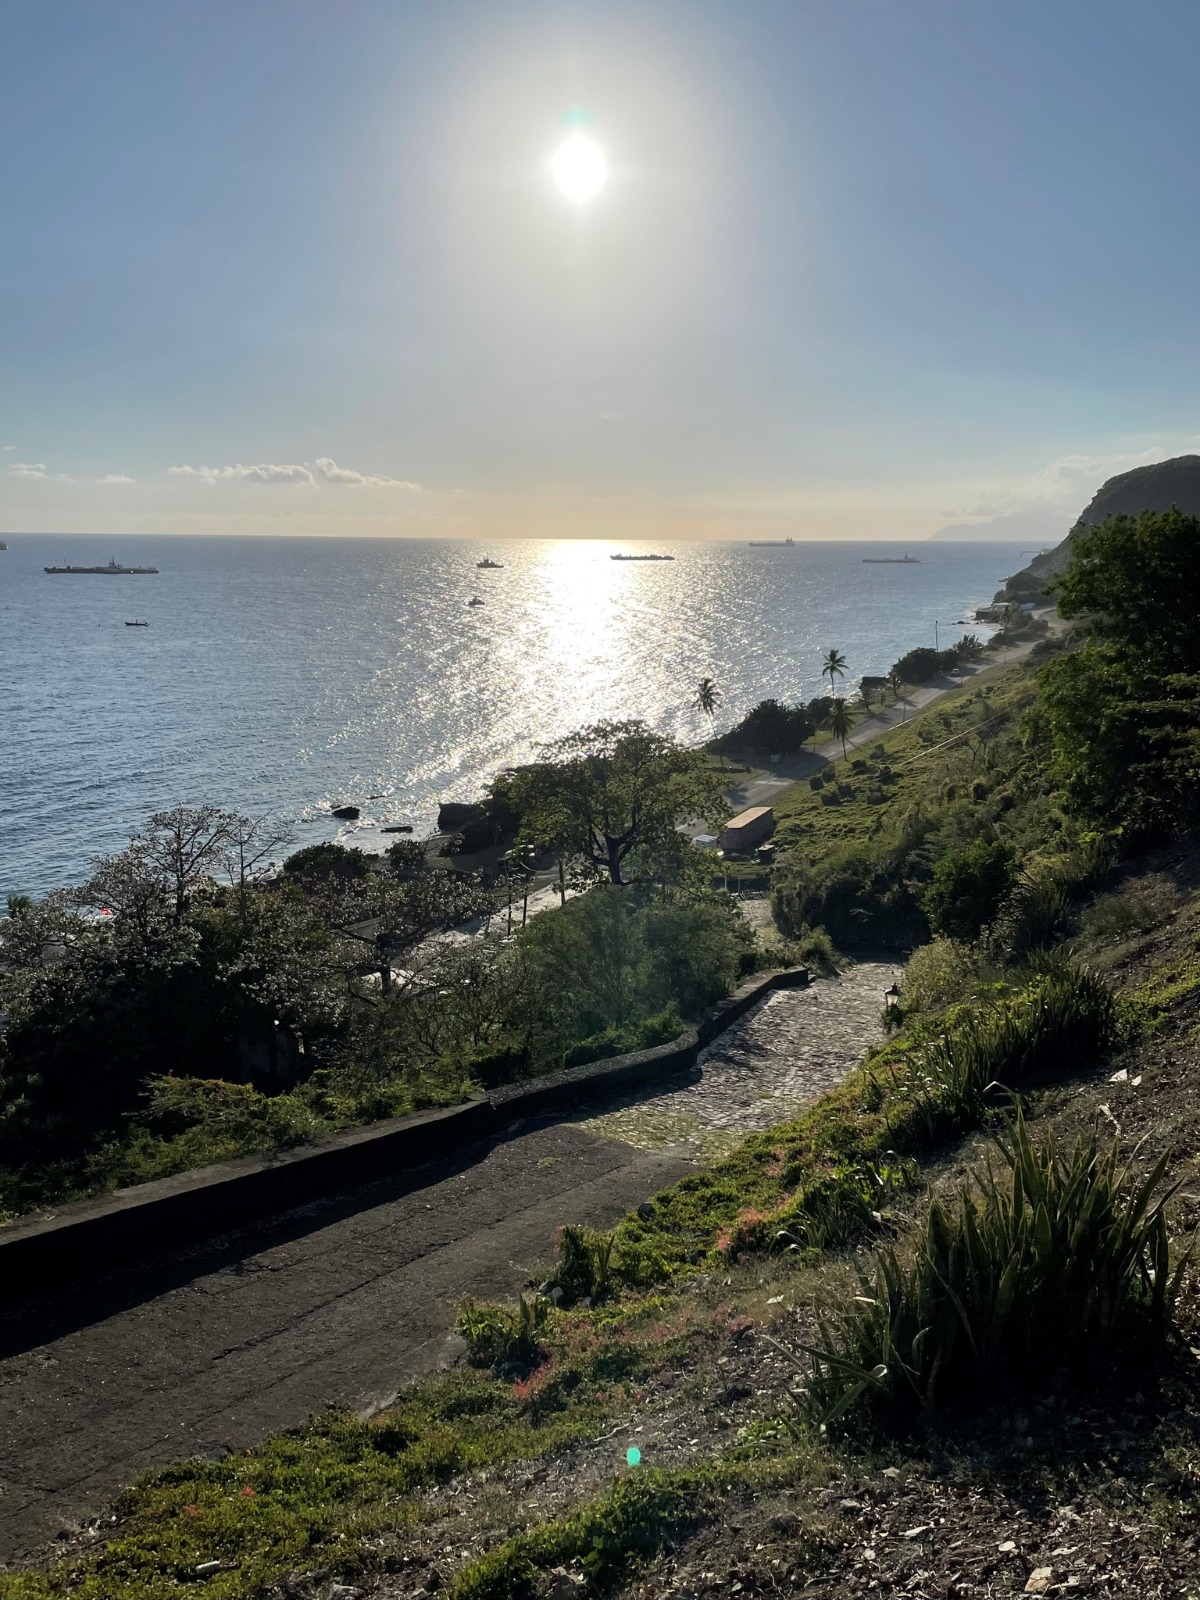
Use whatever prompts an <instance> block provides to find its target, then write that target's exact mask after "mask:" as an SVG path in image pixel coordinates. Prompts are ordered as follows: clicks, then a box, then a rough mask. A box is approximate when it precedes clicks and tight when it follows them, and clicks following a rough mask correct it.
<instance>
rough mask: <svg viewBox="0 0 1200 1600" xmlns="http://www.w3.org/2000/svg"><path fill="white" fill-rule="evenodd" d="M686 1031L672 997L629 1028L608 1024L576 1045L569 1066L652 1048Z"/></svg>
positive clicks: (570, 1052)
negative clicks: (614, 1026)
mask: <svg viewBox="0 0 1200 1600" xmlns="http://www.w3.org/2000/svg"><path fill="white" fill-rule="evenodd" d="M682 1032H683V1018H682V1017H681V1016H680V1015H679V1007H678V1006H677V1005H676V1004H675V1002H674V1000H668V1001H667V1003H666V1005H665V1006H664V1007H663V1008H662V1010H661V1011H658V1012H655V1014H654V1016H652V1017H646V1018H645V1020H644V1021H642V1022H635V1023H631V1024H630V1026H629V1027H627V1028H605V1029H604V1030H603V1032H601V1033H594V1034H592V1035H591V1037H590V1038H587V1039H582V1040H581V1041H580V1042H579V1043H578V1044H576V1045H572V1046H571V1048H570V1049H569V1050H568V1051H567V1052H566V1055H565V1056H564V1058H563V1059H564V1062H565V1064H566V1065H567V1066H568V1067H576V1066H581V1065H583V1064H584V1063H585V1062H588V1061H606V1060H608V1058H609V1057H610V1056H621V1055H627V1054H629V1053H630V1052H632V1051H635V1050H652V1049H653V1048H654V1047H655V1045H660V1044H669V1043H670V1042H671V1040H672V1039H678V1037H679V1035H680V1034H681V1033H682Z"/></svg>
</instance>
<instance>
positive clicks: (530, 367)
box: [0, 0, 1200, 540]
mask: <svg viewBox="0 0 1200 1600" xmlns="http://www.w3.org/2000/svg"><path fill="white" fill-rule="evenodd" d="M1147 6H1148V8H1149V10H1148V13H1147V14H1146V15H1147V16H1148V18H1149V21H1150V23H1151V25H1150V26H1146V25H1145V21H1146V18H1145V17H1144V16H1142V14H1139V17H1140V21H1139V25H1138V26H1134V25H1133V24H1131V23H1130V22H1129V19H1128V17H1127V16H1126V15H1125V13H1124V12H1122V11H1121V9H1120V8H1113V7H1108V8H1104V7H1102V8H1100V9H1099V10H1097V8H1096V7H1095V6H1094V5H1093V4H1092V3H1091V0H1061V3H1060V4H1058V5H1055V6H1053V7H1046V6H1045V5H1044V3H1042V0H1009V3H1007V4H1005V5H1004V6H1002V7H977V8H970V7H966V8H956V9H955V12H954V24H953V27H952V28H948V27H947V26H946V6H945V0H912V3H911V4H910V5H907V6H905V7H903V8H896V7H892V6H889V5H887V4H885V3H884V0H864V4H863V5H862V6H856V7H820V6H811V5H797V4H795V0H760V4H759V5H757V6H755V7H751V8H744V7H743V8H731V7H729V6H728V5H727V4H726V3H725V0H689V4H688V5H687V6H686V7H673V6H663V7H654V8H647V7H645V6H644V5H642V4H640V3H639V0H608V3H606V4H605V5H604V6H603V7H599V6H594V7H572V8H566V9H564V8H562V7H561V6H559V5H557V4H556V3H554V0H529V3H528V4H525V5H522V6H520V7H490V8H479V7H476V6H471V5H468V4H467V3H466V0H411V3H410V4H409V5H406V6H404V7H396V6H394V5H392V4H391V3H390V0H359V3H357V4H356V5H355V6H354V7H352V8H350V9H349V10H345V9H342V10H339V11H337V12H336V14H335V12H334V11H332V10H330V11H328V12H322V11H320V10H318V11H317V12H315V13H314V14H313V15H312V17H310V18H308V20H307V21H306V22H305V25H304V26H303V27H299V26H297V25H296V23H295V20H294V17H293V15H292V13H291V12H290V11H289V10H288V8H286V7H285V8H279V7H270V6H262V7H248V6H245V5H242V4H239V3H238V0H211V3H210V4H208V5H206V6H205V7H204V8H203V10H202V12H201V11H194V12H189V11H186V10H185V11H183V12H180V11H178V10H174V11H172V10H170V9H169V8H168V9H167V10H164V9H163V8H162V7H161V6H160V5H158V4H157V3H156V0H113V3H112V4H111V5H110V6H108V7H106V8H104V10H103V14H101V13H100V12H98V11H97V10H96V8H95V7H94V6H92V5H90V4H89V3H88V0H61V3H60V4H59V5H57V6H55V7H53V8H47V7H45V6H39V5H37V4H36V0H14V3H13V5H11V6H10V8H9V11H8V13H6V18H5V25H6V35H5V43H6V50H5V51H4V53H3V56H2V57H0V131H2V133H3V135H4V136H5V146H6V149H9V150H10V151H12V152H14V155H15V159H14V162H13V163H12V164H11V165H12V169H13V171H12V176H11V177H10V181H9V183H8V185H7V188H6V195H5V235H6V238H5V251H4V255H3V259H2V260H0V350H2V351H3V352H4V373H5V383H4V385H3V386H2V388H0V438H3V439H4V440H5V441H10V442H6V443H5V444H4V445H0V452H2V453H0V530H2V529H4V528H6V527H7V528H12V529H27V530H32V531H36V530H44V531H64V532H68V531H72V530H80V531H82V530H86V529H94V528H97V527H104V528H105V529H106V530H107V531H111V532H121V531H130V532H150V531H153V532H166V533H169V532H173V531H174V532H181V533H183V532H197V531H202V532H221V531H225V532H230V533H285V532H305V533H322V532H324V533H339V532H347V533H353V532H361V533H389V534H397V535H415V534H421V535H431V534H447V535H465V534H471V535H479V536H486V537H489V538H490V537H505V536H508V535H518V534H525V533H528V534H534V535H538V536H558V537H571V536H596V537H599V536H608V537H613V536H619V537H622V538H634V537H647V538H667V537H670V538H687V537H692V538H757V537H772V538H774V537H782V536H792V537H796V538H878V537H893V538H897V539H903V540H912V539H916V538H922V537H926V536H931V535H935V534H936V533H937V532H938V531H939V530H943V531H944V529H945V527H946V525H947V524H949V525H950V526H951V528H953V529H961V530H965V534H966V536H975V537H981V536H984V535H985V534H986V533H989V532H990V533H991V534H992V535H994V536H1000V537H1013V538H1026V539H1033V538H1040V537H1049V536H1051V534H1052V533H1053V532H1055V531H1065V529H1066V527H1068V526H1069V525H1070V523H1071V521H1072V520H1073V519H1074V517H1075V516H1077V515H1078V513H1079V511H1080V510H1081V509H1082V507H1083V505H1085V504H1086V502H1087V500H1088V499H1089V498H1090V496H1091V495H1092V493H1094V491H1095V489H1096V488H1097V487H1098V486H1099V484H1100V482H1102V481H1103V479H1104V478H1106V477H1108V476H1110V475H1111V474H1112V473H1113V472H1118V471H1121V470H1124V468H1126V467H1128V466H1133V465H1138V464H1140V463H1142V462H1145V461H1151V460H1156V459H1163V458H1164V457H1167V456H1170V455H1174V454H1179V453H1182V452H1183V451H1186V450H1191V449H1194V448H1195V441H1196V428H1197V422H1198V408H1200V392H1198V384H1197V378H1196V373H1195V362H1194V358H1193V354H1192V352H1193V351H1194V349H1195V347H1196V344H1197V342H1200V302H1198V301H1197V298H1196V295H1195V292H1194V281H1193V279H1194V273H1193V269H1192V263H1193V262H1194V260H1195V259H1196V256H1197V254H1198V253H1200V212H1197V210H1196V208H1195V207H1189V206H1187V205H1183V204H1181V203H1180V199H1179V197H1180V196H1181V195H1186V194H1189V193H1191V192H1192V190H1193V188H1194V171H1193V167H1194V157H1193V152H1194V150H1195V149H1196V147H1197V144H1198V143H1200V101H1198V100H1197V98H1196V96H1195V94H1194V92H1193V90H1194V85H1193V82H1192V76H1193V69H1192V63H1193V62H1194V61H1195V60H1196V59H1197V58H1200V9H1197V8H1195V7H1188V6H1184V5H1181V4H1179V3H1178V0H1147ZM1143 11H1145V8H1143ZM264 60H270V61H272V62H273V63H275V64H276V67H277V70H273V71H272V72H271V73H270V74H269V75H268V76H267V77H266V78H264V77H263V75H262V72H261V63H262V61H264ZM97 62H102V63H103V70H102V71H98V70H97V67H96V63H97ZM63 84H70V85H71V86H72V89H71V93H70V94H69V95H64V93H63V91H62V85H63ZM580 105H583V106H586V109H587V115H588V136H589V139H592V140H594V142H595V144H596V145H597V147H598V148H599V150H600V151H601V152H602V154H603V158H604V163H605V168H606V172H607V181H606V182H605V184H604V185H603V187H602V188H601V189H599V190H596V191H594V192H592V195H591V198H590V199H588V200H587V201H586V202H585V203H583V202H580V201H579V200H578V199H572V198H571V196H570V195H569V194H564V192H563V191H562V190H561V188H560V187H559V186H558V185H556V183H555V181H554V176H553V163H554V158H555V154H556V151H557V150H558V149H559V146H560V143H561V140H562V130H563V118H564V114H565V113H566V112H568V111H569V110H570V108H571V107H576V106H580ZM314 202H316V203H314ZM1148 241H1152V242H1153V247H1152V248H1149V247H1148V243H1147V242H1148ZM334 452H336V454H335V453H334ZM343 462H350V463H352V465H350V466H346V465H343ZM210 463H211V464H210ZM946 508H951V509H949V510H947V509H946Z"/></svg>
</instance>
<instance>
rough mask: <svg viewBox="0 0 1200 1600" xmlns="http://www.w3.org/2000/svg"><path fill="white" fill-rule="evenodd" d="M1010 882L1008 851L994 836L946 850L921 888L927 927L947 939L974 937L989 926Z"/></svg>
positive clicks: (1011, 877) (1010, 852) (1010, 887)
mask: <svg viewBox="0 0 1200 1600" xmlns="http://www.w3.org/2000/svg"><path fill="white" fill-rule="evenodd" d="M1012 882H1013V855H1012V851H1011V849H1010V848H1009V846H1008V845H1006V844H1002V843H1001V842H1000V841H999V840H998V839H997V840H991V841H989V840H987V839H984V838H978V839H976V840H974V841H973V842H972V843H971V844H969V845H959V846H956V847H955V848H953V849H950V850H947V851H946V854H945V855H944V856H943V857H942V858H941V860H940V861H939V862H938V863H937V865H936V866H935V867H934V869H933V876H932V878H931V879H930V882H929V887H928V889H926V891H925V896H924V902H923V903H924V908H925V915H926V916H927V917H928V918H929V925H930V927H931V928H932V929H933V931H934V933H940V934H945V935H946V936H947V937H948V938H950V939H960V940H963V941H964V942H967V943H969V942H970V941H971V940H972V939H978V937H979V935H980V934H981V933H982V932H983V930H984V928H987V927H990V926H991V923H992V919H993V917H994V916H995V915H996V912H997V911H998V910H999V909H1000V906H1001V905H1002V904H1003V902H1004V901H1005V900H1006V899H1007V897H1008V895H1009V892H1010V891H1011V889H1012Z"/></svg>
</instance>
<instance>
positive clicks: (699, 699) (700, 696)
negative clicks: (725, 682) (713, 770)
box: [692, 677, 725, 771]
mask: <svg viewBox="0 0 1200 1600" xmlns="http://www.w3.org/2000/svg"><path fill="white" fill-rule="evenodd" d="M721 699H722V695H721V691H720V689H718V688H717V686H716V684H715V683H714V682H713V680H712V679H711V678H707V677H705V678H701V679H700V682H699V683H698V684H697V685H696V698H695V699H694V700H693V701H692V707H693V709H694V710H696V711H700V712H703V714H704V715H705V716H706V717H707V718H708V728H709V734H710V736H711V735H712V734H714V733H715V732H716V717H717V710H718V708H719V707H720V704H721ZM724 769H725V757H724V756H722V757H721V770H722V771H724Z"/></svg>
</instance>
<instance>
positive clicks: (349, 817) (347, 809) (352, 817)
mask: <svg viewBox="0 0 1200 1600" xmlns="http://www.w3.org/2000/svg"><path fill="white" fill-rule="evenodd" d="M330 815H331V816H334V817H343V818H345V820H346V821H347V822H355V821H356V820H357V819H358V815H359V811H358V807H357V806H334V807H333V810H332V811H331V812H330Z"/></svg>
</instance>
